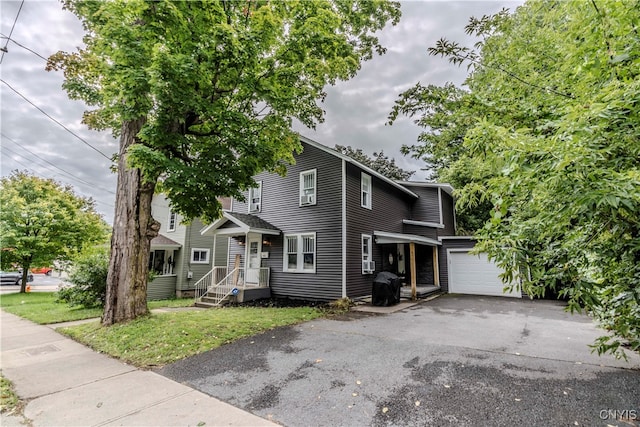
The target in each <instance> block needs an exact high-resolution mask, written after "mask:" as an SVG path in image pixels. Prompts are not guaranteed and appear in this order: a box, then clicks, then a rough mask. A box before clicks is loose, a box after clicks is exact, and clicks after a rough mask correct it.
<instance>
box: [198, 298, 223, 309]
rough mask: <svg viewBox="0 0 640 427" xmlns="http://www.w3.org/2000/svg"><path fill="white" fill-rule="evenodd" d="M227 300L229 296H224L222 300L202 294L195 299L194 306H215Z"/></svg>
mask: <svg viewBox="0 0 640 427" xmlns="http://www.w3.org/2000/svg"><path fill="white" fill-rule="evenodd" d="M228 300H229V297H225V298H223V299H222V300H220V299H219V298H214V297H208V296H206V295H205V296H202V297H200V299H199V300H198V301H196V303H195V306H196V307H201V308H217V307H220V306H221V305H223V304H224V303H226V302H227V301H228Z"/></svg>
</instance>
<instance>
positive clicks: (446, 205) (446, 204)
mask: <svg viewBox="0 0 640 427" xmlns="http://www.w3.org/2000/svg"><path fill="white" fill-rule="evenodd" d="M454 204H455V202H454V200H453V197H452V196H451V195H449V194H447V193H446V192H445V191H444V190H443V191H442V222H443V223H444V229H440V230H438V235H440V236H454V235H455V234H456V227H455V215H454V213H453V210H454V208H455V206H454Z"/></svg>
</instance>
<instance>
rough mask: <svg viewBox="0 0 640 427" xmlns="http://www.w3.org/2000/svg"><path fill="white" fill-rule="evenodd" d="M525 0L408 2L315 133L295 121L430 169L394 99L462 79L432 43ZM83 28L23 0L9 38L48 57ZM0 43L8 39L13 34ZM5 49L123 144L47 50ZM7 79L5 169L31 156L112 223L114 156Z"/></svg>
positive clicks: (67, 112) (111, 144)
mask: <svg viewBox="0 0 640 427" xmlns="http://www.w3.org/2000/svg"><path fill="white" fill-rule="evenodd" d="M519 4H521V2H510V1H492V2H483V1H477V2H476V1H462V2H460V1H446V2H442V1H420V2H418V1H411V2H403V3H402V12H403V17H402V18H401V20H400V23H399V24H398V25H397V26H395V27H388V28H385V30H384V31H383V32H382V33H380V34H379V37H380V40H381V41H382V43H383V44H384V45H385V46H386V47H387V48H388V51H387V54H386V55H384V56H381V57H375V58H374V59H373V60H371V61H369V62H367V63H365V64H363V66H362V69H361V71H360V73H359V74H358V76H356V77H355V78H354V79H352V80H350V81H348V82H340V83H338V84H337V85H336V86H334V87H328V88H327V93H328V97H327V99H326V102H325V103H324V105H323V106H322V108H323V109H324V110H325V111H326V117H325V121H324V123H321V124H319V125H318V126H317V130H316V131H315V132H314V131H312V130H308V129H304V128H303V127H302V126H300V125H297V126H296V129H297V130H298V131H300V132H301V133H303V134H305V135H306V136H308V137H310V138H312V139H315V140H317V141H318V142H320V143H323V144H325V145H327V146H330V147H333V146H334V145H335V144H342V145H351V146H352V147H355V148H362V149H363V150H364V151H365V152H367V153H369V154H372V153H373V152H374V151H380V150H384V152H385V154H387V155H388V156H390V157H394V158H395V159H396V163H397V164H398V165H400V166H401V167H403V168H405V169H411V170H418V171H419V172H418V173H417V174H416V175H415V176H414V179H421V178H424V176H425V174H424V172H422V171H420V168H422V167H424V165H423V164H422V163H421V162H419V161H416V160H414V159H411V158H405V157H402V155H401V154H400V151H399V150H400V147H401V145H402V144H412V143H414V142H415V141H416V138H417V136H418V134H419V133H420V129H419V128H417V127H416V126H415V125H414V124H413V122H412V120H409V119H404V118H401V119H399V120H398V121H397V122H396V123H395V124H394V125H393V126H387V125H385V123H386V121H387V116H388V114H389V112H390V111H391V108H392V107H393V103H394V102H395V100H396V98H397V96H398V94H399V93H400V92H402V91H404V90H406V89H408V88H409V87H411V86H413V85H414V84H415V83H417V82H418V81H420V82H422V83H423V84H430V83H431V84H437V85H441V84H444V83H445V82H447V81H452V82H454V83H456V84H461V83H462V82H463V80H464V78H465V75H466V69H465V68H464V67H462V68H459V67H456V66H453V65H450V64H449V63H448V62H447V61H446V60H445V59H442V58H435V57H430V56H428V55H427V48H428V47H429V46H432V45H433V44H434V43H435V42H436V41H437V40H438V39H439V38H441V37H445V38H449V39H452V40H456V41H458V42H461V43H466V44H468V45H471V44H472V43H473V41H472V40H471V39H470V38H469V37H468V36H466V35H465V33H464V26H465V25H466V23H467V22H468V19H469V17H470V16H472V15H475V16H482V15H483V14H490V13H495V12H497V11H499V10H500V9H501V8H502V7H504V6H506V7H509V8H511V9H514V8H515V7H516V6H518V5H519ZM19 7H20V1H6V0H3V1H2V2H0V12H1V26H2V29H1V32H2V34H3V35H4V36H7V35H8V34H9V31H10V30H11V25H12V24H13V22H14V18H15V16H16V13H17V11H18V8H19ZM82 37H83V29H82V25H81V24H80V22H79V21H78V20H77V18H75V16H73V14H71V13H70V12H68V11H64V10H62V6H61V4H60V2H58V1H56V0H49V1H40V0H27V1H25V3H24V6H23V8H22V11H21V12H20V16H19V18H18V20H17V22H16V25H15V29H14V32H13V34H12V39H14V40H16V41H17V42H19V43H21V44H22V45H24V46H26V47H28V48H29V49H32V50H33V51H35V52H37V53H38V54H40V55H42V56H44V57H48V56H49V55H51V54H52V53H55V52H57V51H59V50H63V51H74V50H76V48H77V46H81V45H82ZM1 42H2V43H1V44H2V46H4V43H5V42H6V38H3V39H1ZM8 50H9V52H8V53H5V55H4V58H3V61H2V64H1V65H0V67H1V72H2V79H3V80H5V81H6V82H7V83H9V84H10V85H11V86H13V87H14V88H15V89H16V90H18V91H19V92H20V93H22V94H23V95H24V96H25V97H27V98H28V99H29V100H30V101H32V102H33V103H34V104H36V105H38V106H39V107H40V108H42V109H43V110H45V111H46V112H47V113H48V114H50V115H51V116H52V117H54V118H56V119H57V120H59V121H60V122H61V123H63V124H64V125H65V126H66V127H67V128H69V129H71V130H72V131H73V132H74V133H77V134H78V135H80V136H81V137H82V138H83V139H84V140H86V141H87V142H89V143H90V144H91V145H93V146H95V147H96V148H98V149H99V150H101V151H102V152H104V153H106V154H107V155H108V156H111V155H112V154H113V153H114V152H115V151H116V150H117V141H115V140H113V138H112V137H111V135H110V133H109V132H102V133H98V132H94V131H90V130H88V129H87V128H86V126H85V125H83V124H81V118H82V113H83V111H84V110H85V109H86V107H85V106H84V105H83V103H81V102H78V101H72V100H69V99H68V98H67V96H66V93H65V92H64V91H63V90H62V88H61V86H62V75H61V73H60V72H50V73H48V72H46V71H45V70H44V66H45V61H44V60H43V59H41V58H39V57H38V56H36V55H35V54H33V53H31V52H29V51H28V50H25V49H23V48H21V47H19V46H17V45H15V44H14V43H11V42H10V43H9V44H8ZM0 86H1V89H0V90H1V95H0V97H1V112H0V114H1V116H0V117H1V122H0V127H1V130H2V134H3V135H5V136H6V138H5V136H3V137H2V139H1V140H0V141H1V142H0V144H1V146H2V157H1V160H0V172H1V174H2V175H7V174H9V173H10V172H11V170H13V169H16V168H19V169H24V167H23V166H21V165H20V164H18V162H20V163H22V164H26V165H28V166H27V167H29V168H30V169H31V170H32V171H33V172H35V173H37V174H38V175H41V176H44V177H53V178H55V179H58V180H59V181H62V182H63V183H65V184H70V185H73V186H74V187H75V188H76V191H77V193H78V194H81V195H84V196H91V197H93V198H94V199H96V201H97V202H98V204H97V207H98V210H99V211H100V212H101V213H102V214H103V216H104V217H105V219H107V220H108V221H109V222H110V221H111V220H112V218H113V204H114V199H115V197H114V195H113V194H112V193H113V191H115V182H116V177H115V175H114V174H112V173H111V172H110V170H109V161H107V160H106V159H104V158H103V157H102V156H100V155H99V154H98V153H96V152H95V151H93V150H92V149H91V148H89V147H88V146H86V145H85V144H84V143H82V142H81V141H79V140H78V139H77V138H75V137H74V136H72V135H71V134H69V133H68V132H66V131H65V130H64V129H62V128H61V127H60V126H58V125H57V124H55V123H54V122H52V121H51V120H49V119H48V118H46V117H45V116H44V115H43V114H42V113H40V112H39V111H38V110H36V109H35V108H34V107H32V106H31V105H29V104H28V103H27V102H26V101H24V100H23V99H21V98H20V97H19V96H18V95H16V94H15V93H13V92H12V91H11V90H10V89H8V88H7V86H6V85H4V84H0ZM8 138H10V139H11V140H14V141H16V142H17V143H18V144H20V145H22V146H24V147H26V148H27V149H28V150H30V151H31V152H32V153H35V154H36V155H37V156H40V157H42V158H44V159H46V160H48V161H49V162H51V163H53V164H54V165H56V166H58V167H59V168H60V169H63V170H64V171H66V172H67V173H64V172H61V171H60V170H58V169H56V168H55V167H52V166H51V165H49V164H47V163H46V162H43V161H42V160H40V159H38V158H36V157H35V156H33V155H31V154H29V153H28V152H26V151H24V150H22V153H21V148H20V146H19V145H16V144H15V143H14V142H12V141H11V140H9V139H8ZM9 150H11V151H9ZM13 152H18V153H21V154H19V155H16V154H13ZM69 174H71V175H72V176H73V177H74V178H75V179H74V178H71V177H70V176H69ZM83 181H86V182H89V183H91V184H86V183H84V182H83Z"/></svg>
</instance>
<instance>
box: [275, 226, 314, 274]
mask: <svg viewBox="0 0 640 427" xmlns="http://www.w3.org/2000/svg"><path fill="white" fill-rule="evenodd" d="M294 236H295V237H297V239H298V244H297V246H296V250H297V252H296V254H297V257H298V258H297V262H296V265H297V268H295V269H292V268H289V252H288V251H287V249H288V248H287V246H288V245H287V238H289V237H294ZM308 236H313V269H312V270H305V269H304V252H303V251H302V248H303V237H308ZM283 239H284V240H283V242H284V243H283V245H282V246H283V255H282V271H283V272H284V273H308V274H315V272H316V268H317V266H318V250H317V248H318V239H317V237H316V233H315V232H313V233H288V234H285V235H284V236H283Z"/></svg>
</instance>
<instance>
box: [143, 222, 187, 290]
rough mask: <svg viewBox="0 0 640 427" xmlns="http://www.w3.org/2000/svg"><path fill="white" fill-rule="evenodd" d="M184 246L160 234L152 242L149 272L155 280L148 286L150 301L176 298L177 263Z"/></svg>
mask: <svg viewBox="0 0 640 427" xmlns="http://www.w3.org/2000/svg"><path fill="white" fill-rule="evenodd" d="M181 248H182V245H181V244H180V243H178V242H175V241H173V240H171V239H169V238H168V237H166V236H164V235H162V234H158V235H157V236H156V237H154V238H153V239H152V240H151V251H150V254H149V272H151V274H152V275H153V276H152V277H153V280H152V281H151V282H150V283H149V285H148V286H147V299H148V300H161V299H167V298H172V297H175V295H176V283H177V275H176V271H177V266H176V262H177V261H178V260H179V258H180V255H179V254H180V250H181Z"/></svg>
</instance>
